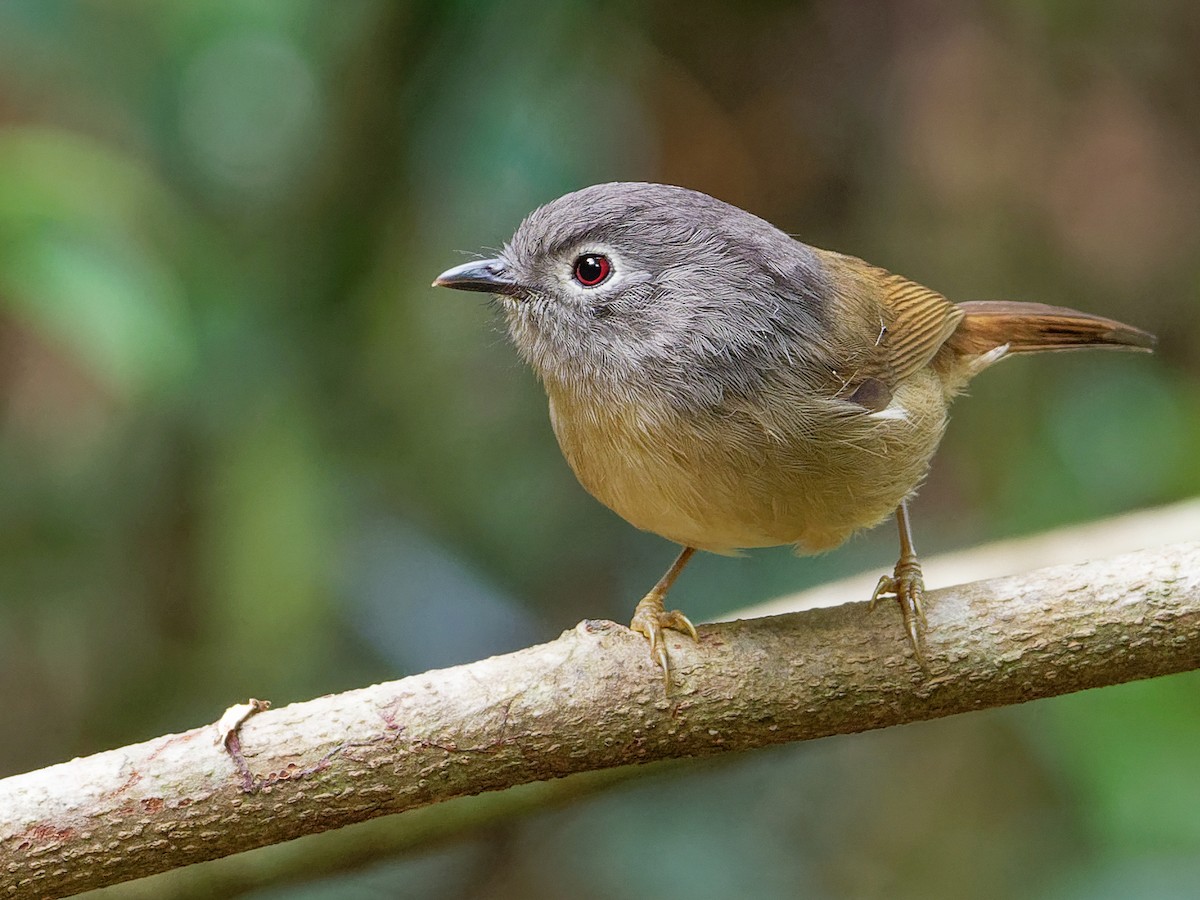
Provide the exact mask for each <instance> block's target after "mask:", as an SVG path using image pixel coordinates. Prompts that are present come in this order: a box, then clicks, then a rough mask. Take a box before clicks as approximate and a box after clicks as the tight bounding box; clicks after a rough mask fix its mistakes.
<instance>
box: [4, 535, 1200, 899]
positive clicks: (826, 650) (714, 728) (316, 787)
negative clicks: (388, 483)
mask: <svg viewBox="0 0 1200 900" xmlns="http://www.w3.org/2000/svg"><path fill="white" fill-rule="evenodd" d="M864 607H865V604H863V603H853V604H848V605H845V606H839V607H835V608H827V609H815V610H810V611H807V612H803V613H797V614H790V615H784V616H777V617H773V618H766V619H754V620H749V621H741V622H731V623H722V624H718V625H708V626H702V627H701V629H700V643H699V644H698V645H694V644H692V643H691V641H689V640H688V639H686V638H684V637H683V636H677V635H674V634H672V635H671V637H670V640H669V644H670V652H671V656H672V660H673V662H674V665H675V667H676V672H677V675H676V683H675V686H674V688H673V690H672V692H671V695H670V696H669V697H664V696H663V691H662V682H661V679H660V677H659V674H658V672H657V670H656V669H655V668H654V666H653V664H652V663H651V662H650V660H649V658H648V654H647V652H646V646H645V641H644V640H643V639H642V638H641V637H639V636H636V635H633V634H632V633H631V632H629V631H628V630H627V629H625V628H622V627H620V626H617V625H614V624H612V623H609V622H598V621H588V622H583V623H581V624H580V625H579V626H578V627H577V628H575V629H574V630H572V631H568V632H566V633H564V634H563V635H562V636H561V637H560V638H559V639H558V640H556V641H553V642H551V643H548V644H542V645H540V646H536V647H531V648H528V649H526V650H522V651H519V652H517V653H512V654H509V655H507V656H500V657H494V658H492V659H486V660H482V661H480V662H476V663H472V664H470V665H465V666H458V667H455V668H452V669H444V670H440V671H435V672H427V673H425V674H423V675H416V676H413V677H411V678H405V679H402V680H400V681H396V682H390V683H387V684H381V685H375V686H373V687H369V688H364V689H361V690H357V691H350V692H347V693H345V694H339V695H335V696H329V697H322V698H319V699H317V700H312V701H309V702H306V703H297V704H293V705H291V706H288V707H284V708H282V709H278V710H269V711H267V712H263V713H260V714H259V715H256V716H254V717H252V718H251V719H249V720H248V721H247V722H246V723H245V725H244V726H243V727H242V729H241V733H240V746H241V750H242V753H243V754H244V759H245V762H246V765H247V767H248V770H249V773H250V781H249V782H246V781H245V779H244V777H243V774H241V773H240V772H239V767H238V766H237V765H235V763H234V761H233V759H231V758H230V756H229V755H228V754H226V753H225V751H224V750H223V749H222V748H221V747H219V746H218V743H217V734H216V729H215V728H214V727H213V726H208V727H205V728H199V729H195V730H193V731H189V732H186V733H184V734H179V735H168V736H165V737H161V738H157V739H155V740H152V741H147V742H146V743H143V744H138V745H134V746H130V747H126V748H123V749H120V750H113V751H109V752H106V753H100V754H97V755H95V756H91V757H88V758H86V759H77V760H73V761H71V762H68V763H63V764H61V765H58V766H52V767H50V768H48V769H43V770H40V771H37V772H32V773H29V774H26V775H19V776H15V777H12V778H8V779H4V780H3V781H0V895H3V896H44V895H53V896H62V895H66V894H70V893H74V892H79V891H82V890H86V889H88V888H94V887H100V886H103V885H107V884H115V883H117V882H120V881H124V880H128V879H131V878H136V877H140V876H143V875H149V874H152V873H154V872H161V871H165V870H167V869H171V868H176V867H179V866H183V865H186V864H189V863H193V862H198V861H201V860H206V859H214V858H217V857H220V856H225V855H227V854H230V853H236V852H238V851H241V850H247V849H250V848H253V847H259V846H263V845H266V844H271V843H277V842H279V841H284V840H288V839H290V838H293V837H297V836H299V835H302V834H311V833H316V832H319V831H323V830H326V829H330V828H337V827H339V826H342V825H346V824H349V823H352V822H359V821H363V820H365V819H369V818H372V817H375V816H381V815H386V814H389V813H394V812H400V811H402V810H405V809H411V808H413V807H417V806H423V805H426V804H430V803H436V802H438V801H441V800H446V799H449V798H451V797H458V796H463V795H466V794H474V793H479V792H481V791H489V790H496V789H499V788H504V787H508V786H511V785H515V784H524V783H527V782H532V781H538V780H543V779H548V778H555V777H558V776H561V775H566V774H569V773H572V772H580V771H588V770H596V769H603V768H607V767H611V766H618V765H623V764H627V763H635V762H649V761H651V760H658V759H668V758H678V757H687V756H702V755H709V754H714V753H721V752H725V751H730V750H742V749H746V748H750V747H758V746H765V745H768V744H774V743H781V742H784V741H795V740H805V739H809V738H815V737H822V736H826V735H830V734H838V733H845V732H853V731H863V730H867V729H870V728H881V727H885V726H888V725H894V724H900V723H903V722H912V721H918V720H921V719H929V718H935V717H938V716H944V715H950V714H953V713H957V712H965V711H968V710H972V709H980V708H984V707H990V706H1000V705H1004V704H1010V703H1018V702H1022V701H1025V700H1031V699H1035V698H1039V697H1048V696H1053V695H1057V694H1063V693H1068V692H1070V691H1075V690H1080V689H1082V688H1087V687H1098V686H1101V685H1106V684H1113V683H1117V682H1122V681H1130V680H1134V679H1138V678H1149V677H1152V676H1155V675H1162V674H1167V673H1170V672H1178V671H1183V670H1186V669H1192V668H1198V667H1200V543H1186V544H1176V545H1173V546H1170V547H1165V548H1159V549H1155V550H1147V551H1142V552H1139V553H1134V554H1129V555H1126V556H1121V557H1116V558H1113V559H1109V560H1104V561H1101V562H1094V563H1088V564H1085V565H1076V566H1066V567H1056V568H1051V569H1044V570H1041V571H1037V572H1033V573H1029V574H1026V575H1021V576H1015V577H1008V578H999V579H994V580H991V581H986V582H977V583H975V584H969V585H963V586H960V587H956V588H948V589H944V590H940V591H935V592H933V593H931V594H930V596H929V598H928V602H927V612H928V617H929V632H928V638H927V644H926V649H927V656H928V658H929V661H930V665H931V667H932V670H933V671H932V676H931V677H924V676H922V674H921V672H920V670H919V669H918V668H917V667H916V666H915V665H914V663H913V662H912V659H911V654H910V652H909V650H908V648H907V646H906V644H905V641H904V637H903V633H902V629H901V628H900V627H899V625H898V622H897V621H896V617H895V616H894V615H891V614H888V613H877V614H876V615H874V616H871V617H868V616H867V613H866V610H865V608H864ZM889 613H890V611H889ZM247 788H248V789H247Z"/></svg>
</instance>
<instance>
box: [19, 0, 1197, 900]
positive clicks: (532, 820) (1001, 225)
mask: <svg viewBox="0 0 1200 900" xmlns="http://www.w3.org/2000/svg"><path fill="white" fill-rule="evenodd" d="M1197 47H1200V5H1197V4H1195V3H1192V2H1189V0H1177V2H1162V3H1157V4H1135V3H1115V2H1061V0H996V2H980V3H950V2H941V3H939V2H904V0H895V2H887V3H878V4H876V3H846V2H833V0H825V2H804V3H785V2H781V0H757V2H743V3H738V4H720V3H715V2H711V0H693V2H687V3H685V2H651V3H635V2H632V0H629V2H624V3H605V2H591V3H583V2H556V3H542V4H535V3H531V2H522V0H470V2H468V0H457V2H454V0H451V2H424V3H419V2H382V0H379V2H376V0H338V2H337V3H332V2H324V3H320V2H314V0H222V2H212V0H198V2H189V3H153V2H148V0H126V2H118V0H111V2H100V0H93V2H82V0H80V2H64V0H4V2H3V3H0V775H6V774H12V773H15V772H19V771H23V770H27V769H31V768H37V767H40V766H43V765H47V764H50V763H53V762H58V761H61V760H64V759H67V758H69V757H71V756H74V755H77V754H87V753H92V752H95V751H98V750H102V749H106V748H109V747H114V746H119V745H121V744H125V743H130V742H134V741H139V740H143V739H146V738H149V737H152V736H155V735H157V734H159V733H162V732H166V731H171V730H182V729H186V728H189V727H192V726H195V725H197V724H199V723H202V722H205V721H212V720H215V719H216V718H217V716H218V715H219V714H220V713H221V711H222V710H223V709H224V708H225V707H226V706H227V705H229V704H230V703H233V702H237V701H239V700H241V699H244V698H245V697H248V696H256V697H269V698H271V700H272V701H274V702H275V703H276V704H282V703H285V702H288V701H292V700H298V699H304V698H308V697H310V696H313V695H316V694H320V693H325V692H331V691H339V690H343V689H347V688H351V687H356V686H360V685H363V684H367V683H369V682H372V681H378V680H385V679H390V678H395V677H398V676H401V675H403V674H407V673H411V672H416V671H421V670H424V669H427V668H430V667H434V666H443V665H449V664H453V663H458V662H463V661H468V660H471V659H476V658H479V657H481V656H484V655H488V654H491V653H496V652H503V651H506V650H509V649H514V648H516V647H519V646H523V645H527V644H530V643H534V642H537V641H540V640H544V639H548V638H551V637H553V636H554V635H556V634H557V633H558V632H560V631H561V630H563V629H566V628H569V627H572V626H573V625H574V624H575V623H576V622H577V621H578V620H579V619H581V618H583V617H608V618H614V619H617V620H619V621H626V620H627V619H628V617H629V615H630V614H631V611H632V608H633V605H634V602H635V601H636V599H637V598H638V597H640V596H641V594H642V593H643V592H644V591H645V589H646V588H647V587H648V586H649V585H650V584H651V583H652V582H653V581H654V579H656V578H657V577H658V575H659V574H661V572H662V570H663V569H664V568H665V566H666V565H667V563H668V562H669V561H670V559H671V557H672V554H673V550H672V548H671V547H670V546H669V545H668V544H667V543H666V542H664V541H662V540H660V539H658V538H655V537H653V536H650V535H645V534H640V533H637V532H635V531H634V530H633V529H632V528H631V527H629V526H627V525H626V524H624V523H623V522H621V521H620V520H618V519H617V518H616V517H615V516H614V515H612V514H611V513H609V512H608V511H607V510H605V509H603V508H602V507H600V506H599V505H598V504H597V503H595V502H594V501H593V500H591V499H590V498H589V497H588V496H587V495H586V494H585V493H584V492H583V490H582V489H581V488H580V487H578V486H577V484H576V483H575V481H574V478H573V477H572V475H571V473H570V472H569V470H568V469H567V467H566V464H565V463H564V462H563V461H562V459H561V457H560V455H559V452H558V450H557V447H556V446H555V443H554V439H553V436H552V434H551V431H550V427H549V423H548V421H547V417H546V413H545V405H544V399H543V396H542V393H541V390H540V388H539V387H538V385H537V384H536V382H535V380H534V378H533V377H532V375H530V374H529V373H528V372H527V371H526V370H525V369H524V368H523V367H522V365H521V364H520V363H519V361H518V360H517V358H516V355H515V353H514V352H513V351H512V349H511V348H510V347H508V346H507V344H506V342H505V339H504V336H503V331H502V329H501V327H500V322H499V321H498V318H497V317H496V316H495V315H494V313H493V312H492V311H490V310H489V309H488V308H487V306H486V304H485V303H483V302H481V301H480V298H478V297H473V296H466V295H460V294H451V293H450V292H447V291H437V290H434V289H431V288H430V287H429V282H430V280H431V278H432V277H433V276H434V275H436V274H437V273H438V272H440V271H442V270H443V269H445V268H448V267H449V266H451V265H454V264H457V263H458V262H460V261H462V260H464V259H466V258H468V257H467V255H466V254H469V253H472V252H475V251H477V250H480V249H481V248H487V247H493V248H494V247H498V246H499V245H500V244H501V243H502V242H503V241H504V240H505V239H506V238H507V237H508V236H509V234H510V233H511V231H512V229H513V228H514V227H515V226H516V224H517V223H518V221H519V220H520V218H521V217H522V216H523V215H524V214H525V213H526V212H528V211H529V210H530V209H532V208H533V207H534V206H536V205H538V204H539V203H542V202H545V201H547V200H549V199H551V198H553V197H555V196H557V195H559V194H561V193H563V192H565V191H567V190H570V189H574V188H577V187H581V186H584V185H586V184H590V183H594V182H598V181H605V180H612V179H628V180H657V181H667V182H673V183H678V184H683V185H687V186H690V187H693V188H697V189H700V190H703V191H706V192H709V193H712V194H715V195H716V196H719V197H721V198H722V199H725V200H728V201H730V202H732V203H735V204H738V205H740V206H743V207H745V208H747V209H749V210H752V211H753V212H755V213H758V214H760V215H762V216H764V217H766V218H767V219H770V220H771V221H773V222H775V223H776V224H778V225H779V226H780V227H782V228H784V229H785V230H787V231H789V232H792V233H795V234H797V235H800V236H802V237H803V238H804V239H805V240H807V241H809V242H811V243H814V244H817V245H819V246H825V247H831V248H836V249H839V250H842V251H845V252H850V253H854V254H856V255H860V256H863V257H865V258H867V259H870V260H871V261H873V262H876V263H879V264H881V265H884V266H886V267H888V268H891V269H894V270H896V271H899V272H902V273H904V274H906V275H908V276H910V277H913V278H916V279H917V280H920V281H922V282H924V283H927V284H929V285H931V286H933V287H936V288H938V289H939V290H942V291H943V292H945V293H947V294H949V295H950V296H952V297H955V298H958V299H969V298H987V297H1011V298H1019V299H1036V300H1041V301H1043V302H1050V303H1054V304H1061V305H1069V306H1077V307H1080V308H1084V309H1088V310H1093V311H1096V312H1100V313H1104V314H1107V315H1111V316H1114V317H1117V318H1123V319H1125V320H1127V321H1130V322H1132V323H1135V324H1137V325H1139V326H1142V327H1144V328H1147V329H1149V330H1151V331H1154V332H1156V333H1157V334H1158V335H1159V336H1160V340H1161V343H1160V352H1159V353H1158V354H1157V355H1156V356H1155V357H1153V358H1150V357H1135V356H1122V355H1117V354H1081V355H1067V356H1056V357H1053V358H1046V357H1042V358H1038V359H1023V360H1019V361H1014V362H1011V363H1006V364H1005V365H1004V366H1003V367H1001V368H1000V369H999V370H998V371H996V372H994V373H991V372H990V373H988V374H987V375H986V376H985V377H984V378H982V379H980V380H979V381H978V382H977V383H976V385H975V386H974V388H973V391H972V396H971V397H969V398H967V399H965V400H963V401H960V403H959V404H958V406H957V407H956V410H955V421H954V422H953V424H952V426H951V428H950V431H949V433H948V436H947V439H946V441H945V443H944V445H943V448H942V452H941V454H940V456H939V458H938V461H937V463H936V466H935V469H934V472H933V474H932V476H931V479H930V481H929V483H928V484H927V486H926V488H925V490H924V491H923V493H922V494H921V497H920V498H919V500H918V501H917V503H916V506H915V510H914V513H915V516H916V527H917V538H918V546H919V547H920V548H921V549H922V551H924V552H925V553H926V554H928V553H932V552H936V551H939V550H945V549H950V548H954V547H962V546H969V545H971V544H974V543H977V542H979V541H982V540H985V539H988V538H992V537H998V536H1006V535H1014V534H1019V533H1028V532H1032V531H1036V530H1039V529H1042V528H1047V527H1050V526H1054V525H1060V524H1064V523H1070V522H1077V521H1085V520H1089V519H1092V518H1097V517H1101V516H1104V515H1106V514H1111V513H1115V512H1119V511H1123V510H1128V509H1133V508H1139V507H1144V506H1151V505H1155V504H1160V503H1164V502H1168V501H1171V500H1175V499H1179V498H1182V497H1186V496H1189V495H1194V494H1196V493H1197V492H1200V466H1198V465H1197V460H1198V459H1200V362H1198V360H1200V354H1198V352H1197V351H1198V350H1200V315H1198V314H1197V301H1198V299H1200V163H1198V159H1200V92H1198V91H1197V89H1196V85H1197V84H1200V53H1197V51H1196V48H1197ZM894 541H895V538H894V535H893V534H892V530H891V529H890V528H882V529H879V530H878V531H877V532H876V533H873V534H872V535H870V536H868V537H865V538H863V539H859V540H856V541H854V542H852V543H851V544H850V545H849V546H847V547H845V548H843V549H841V550H839V551H837V552H835V553H833V554H830V555H827V556H825V557H822V558H819V559H815V560H812V559H806V560H798V559H795V558H793V557H791V556H790V555H789V554H788V553H787V552H786V551H765V552H756V553H753V554H751V555H750V556H748V557H747V558H744V559H719V558H715V557H709V558H704V559H700V560H698V561H697V562H696V563H694V564H693V566H692V568H691V569H689V571H688V572H687V573H686V574H685V575H684V577H683V578H682V580H681V582H680V584H679V585H678V587H677V589H676V591H675V595H674V596H675V599H676V601H677V603H678V604H679V605H682V606H683V607H684V608H685V609H686V610H687V611H688V612H689V613H690V614H692V616H693V617H694V618H696V619H697V620H700V619H703V618H705V617H707V616H711V615H715V614H717V613H719V612H722V611H726V610H730V609H734V608H738V607H742V606H746V605H749V604H750V603H753V602H757V601H761V600H764V599H767V598H769V597H772V596H775V595H777V594H779V593H782V592H785V591H790V590H795V589H799V588H802V587H804V586H806V585H810V584H815V583H818V582H820V581H822V580H825V579H828V578H830V577H832V576H835V575H840V574H847V573H851V572H856V571H862V570H866V569H872V568H874V569H878V570H879V571H881V572H882V571H884V570H885V569H887V568H890V566H891V564H892V562H893V561H894V559H895V547H894ZM1197 746H1200V679H1198V678H1197V677H1196V676H1195V675H1185V676H1176V677H1174V678H1168V679H1161V680H1159V681H1157V682H1152V683H1144V684H1137V685H1129V686H1124V687H1120V688H1113V689H1107V690H1104V691H1099V692H1091V693H1089V694H1084V695H1079V696H1075V697H1069V698H1063V699H1059V700H1055V701H1047V702H1043V703H1039V704H1034V705H1032V706H1028V707H1022V708H1016V709H1008V710H1001V711H997V712H993V713H986V714H976V715H972V716H967V717H962V718H958V719H953V720H947V721H943V722H936V723H928V724H923V725H917V726H910V727H907V728H903V729H894V730H891V731H888V732H883V733H878V734H870V735H860V736H853V737H847V738H838V739H832V740H827V741H822V742H818V743H815V744H810V745H803V746H793V747H784V748H779V749H776V750H773V751H766V752H761V753H757V754H750V755H748V756H744V757H740V758H738V759H735V760H730V761H727V762H725V763H724V764H711V763H710V764H706V765H703V766H701V767H699V768H698V769H696V770H695V771H694V772H692V773H690V774H678V770H677V771H676V774H675V775H674V776H673V777H670V778H652V779H645V780H642V781H638V782H634V783H630V784H627V785H625V786H623V787H621V788H620V789H618V790H614V791H610V792H607V793H605V794H603V795H601V796H600V797H598V798H593V799H590V800H585V801H581V802H579V803H576V804H573V805H570V806H567V807H565V808H559V809H556V810H553V811H550V812H546V813H543V814H540V815H535V816H532V817H528V818H524V819H522V820H520V821H517V822H509V823H507V824H502V825H495V826H492V827H489V828H487V829H483V830H475V831H470V832H468V833H467V834H465V835H464V836H463V837H461V838H460V839H458V840H456V841H454V842H451V843H445V842H443V843H439V844H438V845H437V846H436V847H431V848H428V849H425V850H418V851H415V852H411V853H409V854H408V855H405V856H401V857H397V858H388V859H380V860H378V861H377V862H376V864H374V865H373V866H370V867H367V868H365V869H363V870H361V871H358V872H352V873H349V874H340V875H338V876H337V877H336V878H335V879H333V880H326V881H322V882H319V883H314V884H309V885H306V886H288V887H278V888H275V889H273V890H271V891H269V895H270V896H271V897H278V898H285V897H306V898H308V897H313V898H316V897H344V896H349V897H356V896H361V897H367V896H370V897H391V896H396V897H408V896H413V897H431V898H441V897H489V898H490V897H496V898H508V897H522V898H526V897H528V898H555V897H561V896H572V897H580V898H591V897H595V898H601V897H605V898H607V897H618V898H622V897H629V898H633V897H641V896H647V895H651V894H653V895H654V896H656V897H659V898H674V897H681V898H682V897H686V898H689V900H698V898H699V900H703V898H710V897H712V898H718V897H729V896H734V895H743V894H748V895H750V896H755V897H764V898H774V897H781V898H782V897H795V896H811V897H833V898H840V897H923V898H942V897H946V898H951V897H963V896H979V897H997V898H1001V897H1011V896H1014V895H1021V896H1034V897H1089V898H1095V897H1107V896H1111V897H1125V896H1130V895H1131V894H1136V895H1138V896H1162V897H1170V896H1178V897H1193V896H1195V891H1196V885H1197V884H1198V883H1200V812H1198V810H1200V766H1197V765H1196V760H1195V748H1196V747H1197ZM112 896H117V894H116V893H113V894H112ZM258 896H264V897H265V896H267V893H261V892H260V894H258Z"/></svg>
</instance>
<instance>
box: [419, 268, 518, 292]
mask: <svg viewBox="0 0 1200 900" xmlns="http://www.w3.org/2000/svg"><path fill="white" fill-rule="evenodd" d="M433 286H434V287H448V288H454V289H455V290H459V291H484V292H486V293H489V294H507V295H508V296H510V297H512V296H516V295H517V294H519V293H521V286H520V285H519V284H517V283H516V282H515V281H513V278H512V276H511V275H510V274H509V272H508V265H507V264H506V263H505V262H504V260H502V259H477V260H474V261H472V262H469V263H463V264H462V265H461V266H455V267H454V268H453V269H447V270H446V271H445V272H443V273H442V274H441V275H439V276H438V277H437V278H435V279H433Z"/></svg>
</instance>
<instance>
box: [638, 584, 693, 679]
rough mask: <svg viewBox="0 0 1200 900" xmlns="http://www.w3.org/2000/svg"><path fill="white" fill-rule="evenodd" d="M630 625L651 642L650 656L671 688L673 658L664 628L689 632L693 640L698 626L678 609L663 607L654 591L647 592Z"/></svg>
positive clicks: (660, 599)
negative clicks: (671, 658) (669, 653)
mask: <svg viewBox="0 0 1200 900" xmlns="http://www.w3.org/2000/svg"><path fill="white" fill-rule="evenodd" d="M629 627H630V628H631V629H633V630H634V631H636V632H638V633H639V634H641V635H643V636H644V637H645V638H646V640H648V641H649V642H650V658H651V659H653V660H654V661H655V662H656V663H658V665H659V668H661V669H662V672H663V686H664V687H665V688H666V690H668V691H669V690H670V689H671V660H670V657H668V656H667V643H666V641H665V640H664V639H663V630H664V629H667V628H669V629H671V630H672V631H679V632H682V633H684V634H689V635H691V637H692V640H694V641H698V640H699V639H700V637H699V635H697V634H696V626H695V625H693V624H692V622H691V620H690V619H689V618H688V617H687V616H685V615H684V614H683V613H681V612H680V611H679V610H677V609H672V610H666V609H664V608H663V601H662V598H661V597H656V596H655V595H654V594H653V593H651V594H647V595H646V596H645V597H644V598H643V599H642V601H641V603H639V604H638V605H637V609H635V610H634V612H633V620H632V621H631V622H630V623H629Z"/></svg>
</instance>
